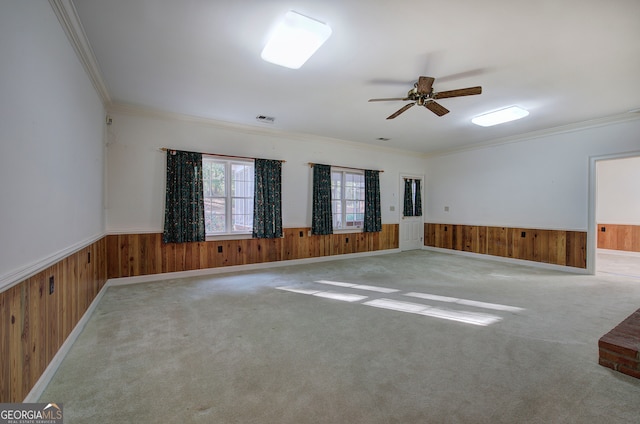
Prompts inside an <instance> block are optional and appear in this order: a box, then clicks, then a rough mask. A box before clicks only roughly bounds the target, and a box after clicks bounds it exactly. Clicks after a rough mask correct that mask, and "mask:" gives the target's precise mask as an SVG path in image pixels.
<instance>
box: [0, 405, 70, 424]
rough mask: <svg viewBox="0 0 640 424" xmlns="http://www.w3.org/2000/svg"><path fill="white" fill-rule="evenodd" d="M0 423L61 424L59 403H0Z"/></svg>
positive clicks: (61, 414)
mask: <svg viewBox="0 0 640 424" xmlns="http://www.w3.org/2000/svg"><path fill="white" fill-rule="evenodd" d="M0 424H63V413H62V404H61V403H2V404H0Z"/></svg>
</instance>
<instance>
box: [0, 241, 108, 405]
mask: <svg viewBox="0 0 640 424" xmlns="http://www.w3.org/2000/svg"><path fill="white" fill-rule="evenodd" d="M106 245H107V243H106V238H104V237H103V238H101V239H100V240H98V241H96V242H94V243H92V244H90V245H89V246H87V247H84V248H82V249H80V250H78V251H77V252H75V253H73V254H71V255H69V256H67V257H66V258H64V259H62V260H60V261H59V262H57V263H55V264H53V265H51V266H48V267H47V268H46V269H44V270H42V271H40V272H38V273H37V274H35V275H33V276H32V277H30V278H28V279H26V280H24V281H21V282H19V283H17V284H16V285H14V286H12V287H10V288H8V289H6V290H5V291H3V292H1V293H0V333H1V334H0V358H1V360H0V403H14V402H22V401H23V400H24V398H25V397H26V396H27V395H28V394H29V392H30V391H31V389H32V388H33V387H34V385H35V384H36V382H37V381H38V379H39V378H40V376H41V375H42V373H43V372H44V371H45V369H46V368H47V366H48V365H49V363H50V362H51V360H52V359H53V357H54V356H55V354H56V353H57V352H58V350H59V349H60V347H61V346H62V344H63V343H64V341H65V340H66V339H67V337H68V336H69V334H70V333H71V331H72V330H73V329H74V327H75V326H76V324H77V323H78V321H79V320H80V319H81V318H82V315H83V314H84V313H85V311H86V310H87V308H88V307H89V305H90V304H91V302H92V301H93V300H94V299H95V297H96V296H97V294H98V292H99V291H100V290H101V289H102V287H103V286H104V285H105V283H106V281H107V262H106V257H107V255H106ZM51 286H53V287H51ZM51 288H53V290H52V291H51Z"/></svg>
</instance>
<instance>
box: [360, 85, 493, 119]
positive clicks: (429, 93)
mask: <svg viewBox="0 0 640 424" xmlns="http://www.w3.org/2000/svg"><path fill="white" fill-rule="evenodd" d="M434 81H435V78H433V77H424V76H421V77H420V78H418V82H416V83H415V84H414V86H413V88H412V89H411V90H409V92H408V93H407V97H396V98H388V99H369V101H370V102H386V101H400V100H401V101H408V100H410V101H412V102H413V103H409V104H407V105H404V106H403V107H401V108H400V109H398V110H397V111H396V112H394V113H392V114H391V115H389V116H388V117H387V119H394V118H395V117H397V116H398V115H400V114H401V113H404V112H405V111H406V110H408V109H409V108H411V107H413V106H415V105H418V106H424V107H425V108H427V109H429V110H430V111H431V112H433V113H435V114H436V115H438V116H443V115H446V114H447V113H449V110H448V109H447V108H445V107H444V106H442V105H441V104H440V103H438V102H436V100H438V99H448V98H450V97H462V96H473V95H476V94H481V93H482V87H480V86H476V87H468V88H460V89H457V90H448V91H441V92H439V93H437V92H435V91H433V83H434Z"/></svg>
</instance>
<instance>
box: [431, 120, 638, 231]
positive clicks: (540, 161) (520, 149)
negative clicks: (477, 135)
mask: <svg viewBox="0 0 640 424" xmlns="http://www.w3.org/2000/svg"><path fill="white" fill-rule="evenodd" d="M629 151H640V120H634V121H626V122H622V123H617V124H611V125H607V126H599V127H593V128H589V129H583V130H579V131H571V132H565V133H561V134H555V135H547V136H543V137H538V138H532V139H529V140H526V141H520V142H512V143H508V144H501V145H496V146H492V147H485V148H478V149H472V150H466V151H462V152H458V153H452V154H447V155H440V156H434V157H430V158H429V159H427V167H426V181H425V184H426V189H425V197H426V200H425V214H426V216H425V220H426V221H427V222H436V223H456V224H468V225H488V226H513V227H525V228H542V229H565V230H578V231H586V230H587V228H588V209H589V204H588V203H589V200H588V199H589V188H588V187H589V158H590V156H604V155H608V154H614V153H620V152H629ZM445 206H449V212H445V211H444V207H445Z"/></svg>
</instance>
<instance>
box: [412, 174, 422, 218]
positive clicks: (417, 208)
mask: <svg viewBox="0 0 640 424" xmlns="http://www.w3.org/2000/svg"><path fill="white" fill-rule="evenodd" d="M415 184H416V202H415V203H416V205H415V212H414V216H422V194H421V193H420V191H421V188H420V180H415Z"/></svg>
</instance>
